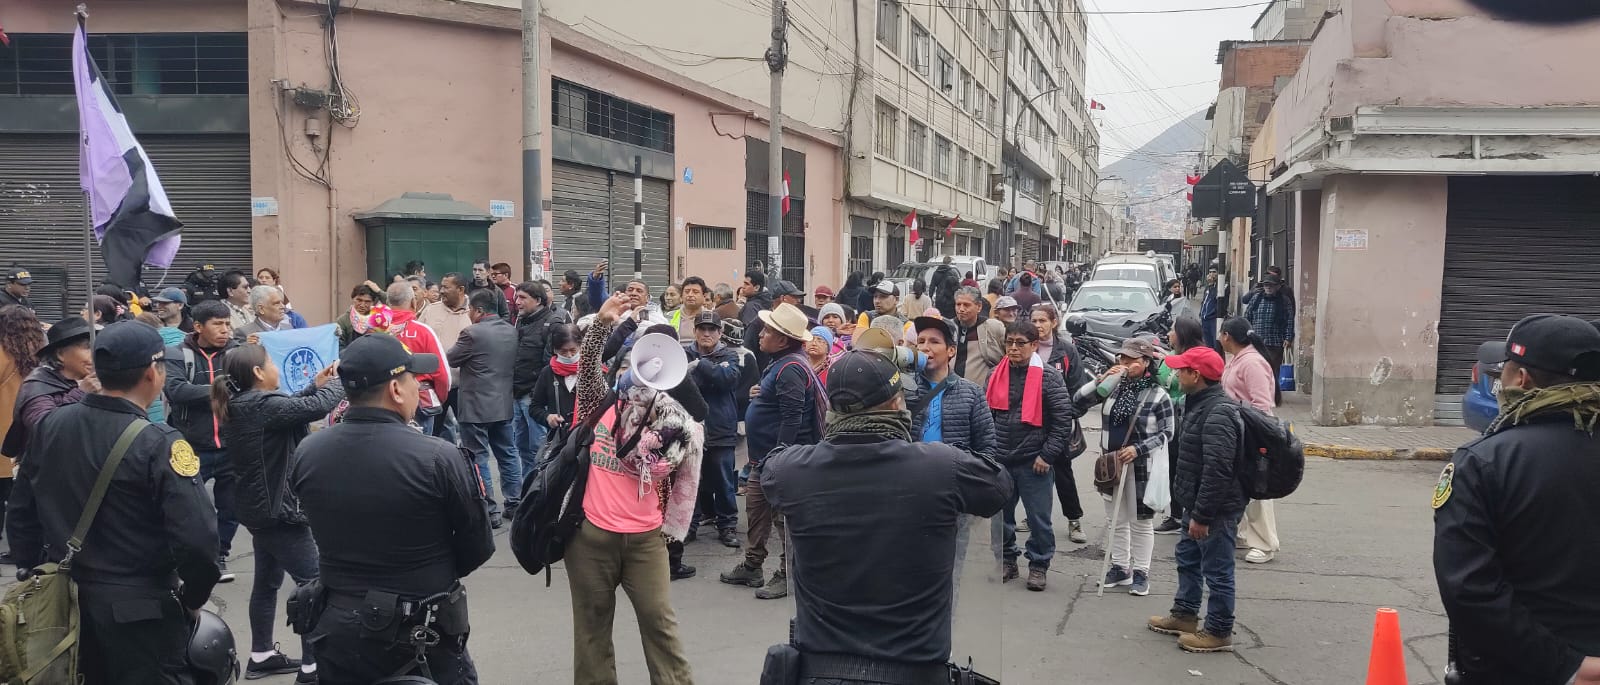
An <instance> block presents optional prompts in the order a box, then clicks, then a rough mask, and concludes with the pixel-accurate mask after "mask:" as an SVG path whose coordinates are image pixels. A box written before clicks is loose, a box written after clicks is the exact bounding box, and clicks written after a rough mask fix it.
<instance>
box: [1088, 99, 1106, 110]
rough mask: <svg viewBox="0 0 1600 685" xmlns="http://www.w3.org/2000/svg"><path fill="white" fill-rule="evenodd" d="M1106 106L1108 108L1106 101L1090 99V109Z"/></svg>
mask: <svg viewBox="0 0 1600 685" xmlns="http://www.w3.org/2000/svg"><path fill="white" fill-rule="evenodd" d="M1105 108H1106V103H1104V102H1101V101H1099V100H1090V101H1089V109H1105Z"/></svg>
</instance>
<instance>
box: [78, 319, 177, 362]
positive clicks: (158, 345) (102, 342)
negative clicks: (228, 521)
mask: <svg viewBox="0 0 1600 685" xmlns="http://www.w3.org/2000/svg"><path fill="white" fill-rule="evenodd" d="M166 349H167V347H166V342H165V341H163V340H162V339H161V334H160V333H158V332H156V329H154V328H151V327H150V326H149V325H147V324H144V323H141V322H138V321H118V322H117V323H114V324H111V325H110V326H106V327H105V329H104V330H102V331H100V332H99V333H97V334H96V335H95V338H94V368H95V369H97V370H101V371H127V370H130V369H142V368H144V367H147V366H150V365H151V364H154V363H156V362H158V361H161V359H162V358H163V357H165V356H166Z"/></svg>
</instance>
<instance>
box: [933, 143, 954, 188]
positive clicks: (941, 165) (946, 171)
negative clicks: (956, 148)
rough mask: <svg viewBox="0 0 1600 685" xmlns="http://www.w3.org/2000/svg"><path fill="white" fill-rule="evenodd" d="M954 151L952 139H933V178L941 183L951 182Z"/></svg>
mask: <svg viewBox="0 0 1600 685" xmlns="http://www.w3.org/2000/svg"><path fill="white" fill-rule="evenodd" d="M951 154H952V151H951V146H950V139H949V138H946V137H944V136H939V135H936V136H934V137H933V177H934V178H937V179H939V180H941V181H948V180H950V157H951Z"/></svg>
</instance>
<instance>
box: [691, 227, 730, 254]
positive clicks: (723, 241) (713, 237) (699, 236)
mask: <svg viewBox="0 0 1600 685" xmlns="http://www.w3.org/2000/svg"><path fill="white" fill-rule="evenodd" d="M689 247H690V248H692V249H697V250H731V249H733V229H731V228H727V227H724V226H700V225H697V224H690V225H689Z"/></svg>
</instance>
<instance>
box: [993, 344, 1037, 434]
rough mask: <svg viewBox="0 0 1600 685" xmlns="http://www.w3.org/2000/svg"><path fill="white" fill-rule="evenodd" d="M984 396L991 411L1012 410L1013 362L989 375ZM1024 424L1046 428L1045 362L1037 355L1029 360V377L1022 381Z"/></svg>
mask: <svg viewBox="0 0 1600 685" xmlns="http://www.w3.org/2000/svg"><path fill="white" fill-rule="evenodd" d="M984 395H985V399H987V400H988V401H989V408H990V409H993V410H995V411H1010V410H1011V360H1009V359H1007V360H1005V361H1004V362H1003V363H1001V364H1000V366H997V367H995V369H994V372H993V373H991V374H989V387H988V389H987V391H986V392H985V393H984ZM1022 422H1023V423H1025V424H1028V425H1030V426H1038V427H1041V428H1042V427H1044V362H1042V361H1039V355H1037V354H1036V355H1033V357H1031V358H1029V359H1028V377H1027V378H1025V379H1023V381H1022Z"/></svg>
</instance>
